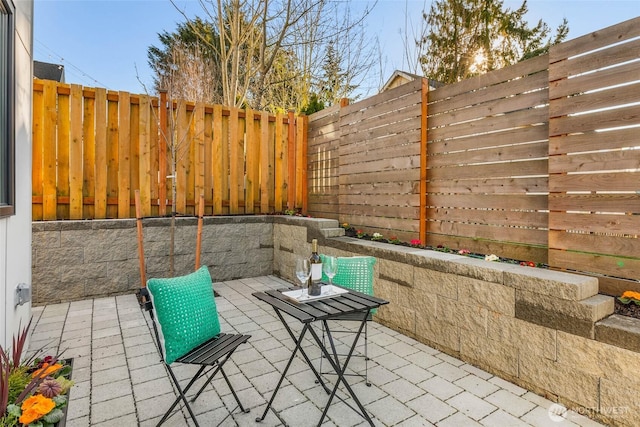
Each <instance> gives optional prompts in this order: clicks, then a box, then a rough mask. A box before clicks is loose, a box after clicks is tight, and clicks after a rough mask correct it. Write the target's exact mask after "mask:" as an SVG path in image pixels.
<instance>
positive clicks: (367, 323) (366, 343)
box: [364, 322, 371, 387]
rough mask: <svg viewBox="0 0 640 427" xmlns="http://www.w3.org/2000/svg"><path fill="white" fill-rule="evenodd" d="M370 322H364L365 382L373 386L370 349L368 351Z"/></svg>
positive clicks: (368, 385)
mask: <svg viewBox="0 0 640 427" xmlns="http://www.w3.org/2000/svg"><path fill="white" fill-rule="evenodd" d="M368 325H369V322H365V324H364V383H365V384H366V386H367V387H371V383H370V382H369V351H368V342H369V334H368V331H367V328H368Z"/></svg>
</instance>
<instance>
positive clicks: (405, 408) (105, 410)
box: [30, 276, 601, 427]
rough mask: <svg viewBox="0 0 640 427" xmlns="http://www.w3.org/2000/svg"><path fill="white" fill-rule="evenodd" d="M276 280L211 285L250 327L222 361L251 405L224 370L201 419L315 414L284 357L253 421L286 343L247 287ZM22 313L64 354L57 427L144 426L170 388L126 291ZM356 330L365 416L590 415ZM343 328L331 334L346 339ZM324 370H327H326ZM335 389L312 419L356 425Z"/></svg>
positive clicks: (408, 421)
mask: <svg viewBox="0 0 640 427" xmlns="http://www.w3.org/2000/svg"><path fill="white" fill-rule="evenodd" d="M286 285H287V283H286V282H284V281H283V280H281V279H279V278H277V277H273V276H264V277H256V278H249V279H241V280H233V281H228V282H224V283H215V284H214V288H215V289H216V291H217V292H218V293H219V295H220V296H219V297H217V298H216V304H217V307H218V311H219V315H220V322H221V325H222V330H223V331H224V332H239V333H247V334H251V335H252V338H251V339H250V340H249V342H248V344H246V345H244V346H243V347H241V348H239V349H238V351H237V352H236V353H235V354H234V357H233V358H232V361H231V362H229V363H228V364H227V365H226V369H225V371H226V372H227V374H228V376H229V379H230V381H231V382H232V384H233V385H234V387H235V388H236V391H237V392H238V394H239V396H240V399H241V400H242V402H243V404H244V405H245V406H246V407H248V408H250V409H251V413H249V414H242V413H240V412H239V411H238V410H237V408H236V403H235V400H234V399H233V396H232V395H231V393H230V392H229V389H228V387H227V385H226V383H225V382H224V380H222V379H216V380H214V381H213V382H212V383H211V384H210V385H208V386H207V388H206V389H205V392H203V394H202V395H201V397H200V398H199V399H198V400H197V401H196V403H195V404H194V405H193V408H194V411H195V412H196V414H198V421H199V423H200V424H201V425H203V426H204V425H225V426H242V427H244V426H261V427H272V426H274V427H275V426H281V425H284V423H287V424H288V425H290V426H295V427H304V426H307V425H309V426H311V425H315V424H316V423H317V420H318V418H319V417H320V414H321V413H322V410H323V409H324V403H325V402H326V395H325V394H324V392H323V391H322V389H321V388H320V387H319V386H318V385H317V384H315V381H314V380H315V378H314V376H313V374H312V373H311V372H310V371H309V370H308V369H307V368H306V365H305V363H304V361H303V360H302V358H300V357H298V358H297V359H295V360H294V363H293V364H292V365H291V368H290V370H289V375H288V377H287V378H286V379H285V381H284V382H283V385H282V388H281V389H280V391H279V393H278V396H277V397H276V399H275V401H274V405H273V408H272V410H271V411H270V412H269V413H268V414H267V417H266V418H265V420H264V421H263V422H261V423H256V422H255V418H256V417H257V416H260V415H262V412H263V411H264V408H265V405H266V402H267V400H268V399H269V398H270V397H271V393H272V391H273V389H274V388H275V385H276V383H277V381H278V379H279V372H280V371H281V369H283V367H284V365H285V364H286V362H287V360H288V358H289V356H290V355H291V350H292V349H293V347H294V345H293V343H292V341H291V338H290V337H289V334H288V333H287V332H286V330H285V329H284V328H283V326H282V324H281V323H280V321H279V320H278V319H277V317H276V316H275V314H274V313H273V310H272V309H271V307H269V306H267V305H265V304H263V303H261V302H260V301H258V300H257V299H255V298H254V297H253V296H252V295H251V293H252V292H255V291H258V290H264V289H268V288H271V289H276V288H282V287H283V286H286ZM32 314H33V318H34V321H33V324H32V328H33V329H32V330H33V333H32V335H31V343H30V351H32V352H35V351H36V350H38V349H39V348H41V347H42V348H44V349H46V350H47V351H50V352H52V353H54V354H57V353H58V352H59V351H63V353H62V357H74V372H73V379H74V381H75V382H76V384H77V385H76V386H75V387H74V388H73V389H72V391H71V394H70V402H69V410H68V417H67V426H70V427H75V426H88V425H91V426H129V425H135V424H137V425H141V426H147V425H149V426H151V425H155V424H156V423H157V422H158V421H159V419H160V417H161V416H162V414H163V413H164V410H165V409H166V408H167V407H168V405H170V404H171V402H172V401H173V399H174V398H175V391H174V390H173V386H172V384H171V382H170V380H169V377H168V375H167V372H166V370H165V368H164V366H163V365H162V363H161V362H160V357H159V355H158V353H157V349H156V346H155V344H154V342H153V339H152V333H151V330H150V327H149V321H148V316H147V314H146V313H144V312H143V311H142V310H141V309H140V308H139V306H138V303H137V300H136V298H135V296H134V295H133V294H132V295H122V296H117V297H110V298H97V299H93V300H84V301H74V302H71V303H62V304H52V305H47V306H43V307H33V309H32ZM296 322H297V321H293V322H292V323H291V326H292V327H293V329H294V331H298V330H300V325H299V324H296ZM345 327H347V328H348V327H349V325H348V324H345ZM368 331H369V346H368V354H369V357H370V358H371V360H370V361H369V362H368V376H369V381H370V382H371V386H370V387H367V386H366V385H365V384H364V381H363V379H362V377H359V376H350V377H348V378H347V379H348V381H349V383H350V384H351V385H352V387H353V389H354V390H355V391H356V393H357V394H358V397H359V398H360V400H361V402H362V403H363V404H364V405H365V407H366V408H367V410H368V412H369V414H370V415H371V416H372V417H373V420H374V423H375V425H376V426H439V427H444V426H465V427H466V426H473V425H478V426H492V427H501V426H552V427H555V426H557V427H569V426H574V425H578V426H597V425H601V424H598V423H596V422H595V421H593V420H590V419H589V418H587V417H585V416H584V415H581V414H577V413H574V412H570V413H569V415H568V416H567V418H566V419H565V420H562V421H561V422H559V423H558V422H555V421H553V420H552V419H551V418H550V417H549V414H548V411H549V408H550V407H551V405H552V402H551V401H549V400H547V399H545V398H543V397H541V396H538V395H536V394H534V393H531V392H529V391H527V390H525V389H523V388H521V387H519V386H517V385H515V384H512V383H509V382H508V381H505V380H503V379H501V378H499V377H496V376H494V375H492V374H491V373H488V372H486V371H483V370H481V369H478V368H476V367H474V366H471V365H469V364H467V363H465V362H464V361H461V360H458V359H456V358H454V357H451V356H449V355H447V354H444V353H441V352H440V351H438V350H436V349H434V348H431V347H429V346H427V345H425V344H422V343H419V342H417V341H415V340H413V339H411V338H409V337H407V336H404V335H401V334H399V333H397V332H395V331H393V330H391V329H389V328H386V327H384V326H382V325H379V324H377V323H369V325H368ZM347 335H348V334H347ZM351 338H352V337H345V338H342V337H340V340H341V341H343V342H347V343H348V342H349V340H350V339H351ZM312 344H313V343H312V342H311V341H309V340H306V341H305V342H304V343H303V347H304V348H305V351H306V352H307V354H308V355H309V357H310V358H311V359H312V360H313V361H314V363H316V364H319V362H320V352H319V350H318V349H317V348H315V347H314V346H313V345H312ZM359 359H361V358H353V359H352V362H351V363H350V368H354V369H356V370H364V366H365V364H364V363H363V361H361V360H359ZM325 364H326V361H325ZM327 365H328V364H326V365H324V366H323V371H324V370H326V366H327ZM194 371H195V367H192V366H185V365H179V364H175V365H174V372H175V374H176V376H177V377H178V378H179V379H181V380H182V381H186V380H188V379H189V378H190V377H191V375H193V373H194ZM325 378H326V379H327V380H328V381H329V382H331V381H333V380H335V376H334V377H333V378H332V377H331V376H325ZM194 389H197V388H196V387H195V386H194ZM343 396H344V397H345V402H340V400H338V399H336V400H335V401H334V404H332V407H331V408H330V409H329V412H328V419H327V420H326V421H325V422H324V423H323V426H329V427H330V426H340V427H351V426H364V425H366V423H365V422H364V420H363V419H362V418H361V417H359V416H358V414H356V413H355V412H353V411H352V410H351V409H349V407H348V406H347V404H353V401H352V399H350V398H347V395H346V394H344V393H343ZM230 410H231V411H233V412H232V413H231V415H230V414H229V411H230ZM184 412H186V411H178V412H177V413H175V414H174V415H172V416H171V418H170V419H169V420H168V421H167V423H166V424H165V425H167V426H176V427H183V426H190V425H192V423H191V422H189V421H187V418H186V417H185V414H184ZM556 419H557V418H556Z"/></svg>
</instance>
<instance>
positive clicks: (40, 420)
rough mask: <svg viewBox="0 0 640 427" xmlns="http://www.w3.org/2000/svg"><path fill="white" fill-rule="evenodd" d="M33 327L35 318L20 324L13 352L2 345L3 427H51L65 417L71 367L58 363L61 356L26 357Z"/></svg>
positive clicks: (0, 405) (0, 398) (0, 418)
mask: <svg viewBox="0 0 640 427" xmlns="http://www.w3.org/2000/svg"><path fill="white" fill-rule="evenodd" d="M30 327H31V320H30V321H29V323H28V324H27V326H26V327H25V328H21V327H18V335H17V337H14V338H13V341H12V344H13V345H12V348H11V351H7V350H5V349H4V348H2V346H0V427H12V426H17V425H22V426H29V427H51V426H53V425H54V424H55V423H57V422H59V421H60V420H61V419H62V417H63V416H64V413H63V411H62V408H63V407H64V406H65V405H66V404H67V398H66V396H65V395H64V394H65V393H66V392H68V390H69V388H70V387H71V386H72V385H73V382H72V381H70V380H69V379H68V378H65V376H66V375H69V373H70V372H71V367H70V366H68V365H66V364H64V363H58V357H57V356H47V357H45V358H42V359H36V358H35V356H32V357H30V358H27V359H25V360H23V359H22V352H23V350H24V344H25V342H26V339H27V336H28V331H29V328H30Z"/></svg>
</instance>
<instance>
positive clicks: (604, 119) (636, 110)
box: [549, 105, 640, 136]
mask: <svg viewBox="0 0 640 427" xmlns="http://www.w3.org/2000/svg"><path fill="white" fill-rule="evenodd" d="M632 125H635V126H637V125H640V106H637V105H636V106H629V107H623V108H617V109H615V110H608V111H601V112H598V113H593V114H582V115H579V116H570V117H567V116H563V117H556V118H554V117H552V118H550V119H549V136H555V135H563V134H569V133H576V132H588V131H594V130H604V129H613V128H616V127H622V126H632Z"/></svg>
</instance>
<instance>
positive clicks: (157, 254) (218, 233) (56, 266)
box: [32, 216, 273, 305]
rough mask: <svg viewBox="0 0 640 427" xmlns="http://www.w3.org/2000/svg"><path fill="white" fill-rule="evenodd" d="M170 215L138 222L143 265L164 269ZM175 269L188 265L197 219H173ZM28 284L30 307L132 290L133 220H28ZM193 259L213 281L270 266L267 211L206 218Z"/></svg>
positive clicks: (151, 270) (149, 271)
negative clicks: (30, 237)
mask: <svg viewBox="0 0 640 427" xmlns="http://www.w3.org/2000/svg"><path fill="white" fill-rule="evenodd" d="M170 222H171V219H170V218H154V219H145V220H143V235H144V240H143V246H144V253H145V267H146V269H145V271H146V276H147V278H149V277H168V276H169V275H170V261H169V259H170V258H169V254H170V239H171V232H170ZM175 225H176V227H175V235H174V243H175V244H174V272H175V273H174V275H181V274H186V273H189V272H192V271H193V269H194V267H195V252H196V236H197V220H196V219H195V218H177V219H176V224H175ZM32 235H33V244H32V251H33V257H32V259H33V261H32V285H33V303H34V304H35V305H38V304H45V303H55V302H60V301H72V300H78V299H84V298H92V297H100V296H107V295H116V294H124V293H132V292H134V291H135V290H136V289H138V288H139V287H140V285H141V281H140V267H139V257H138V237H137V225H136V220H134V219H122V220H92V221H51V222H34V223H33V225H32ZM200 264H201V265H207V266H208V267H209V271H210V272H211V276H212V278H213V280H214V281H223V280H231V279H237V278H241V277H255V276H261V275H266V274H271V273H272V270H273V224H272V221H271V220H270V219H269V217H264V216H237V217H207V218H205V219H204V221H203V227H202V249H201V254H200Z"/></svg>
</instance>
